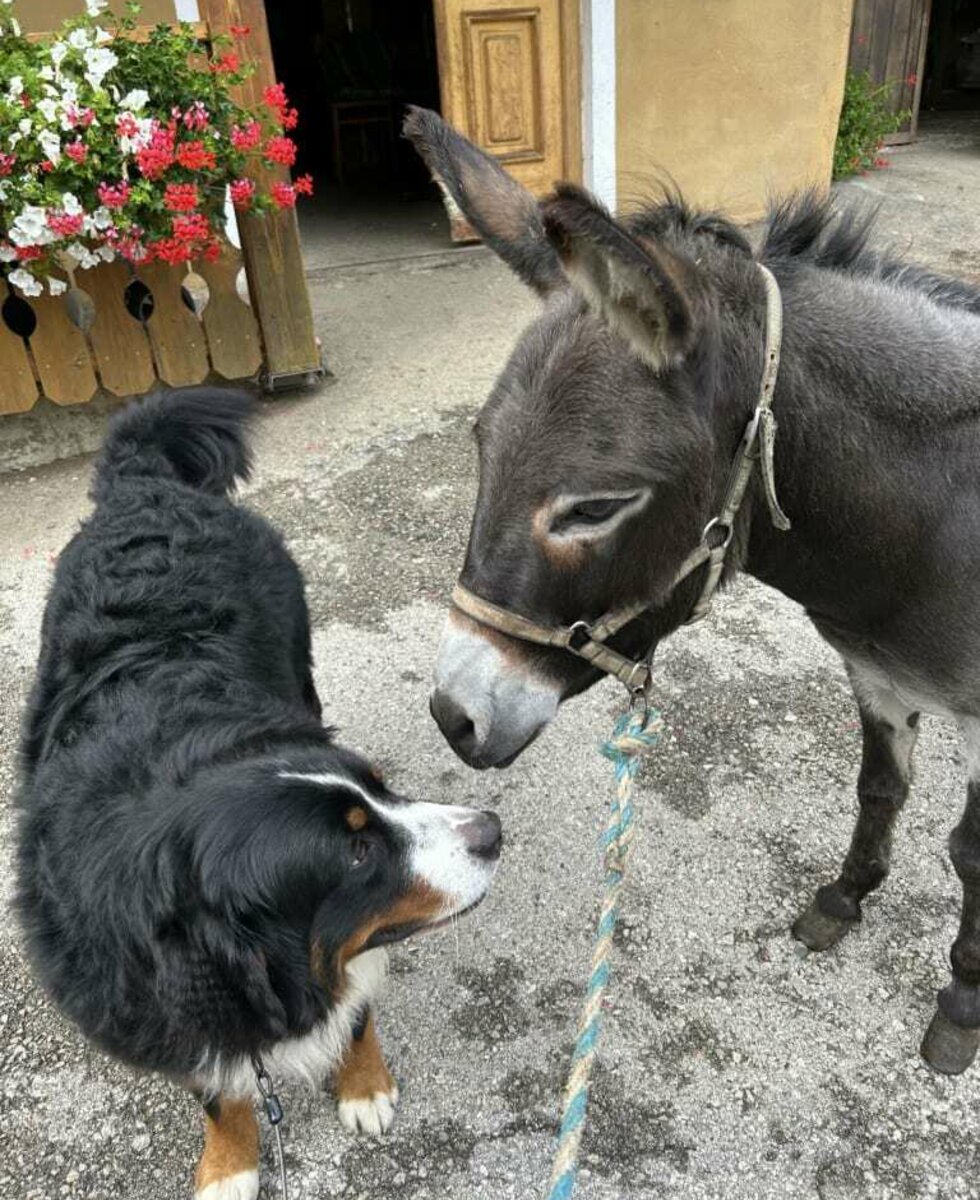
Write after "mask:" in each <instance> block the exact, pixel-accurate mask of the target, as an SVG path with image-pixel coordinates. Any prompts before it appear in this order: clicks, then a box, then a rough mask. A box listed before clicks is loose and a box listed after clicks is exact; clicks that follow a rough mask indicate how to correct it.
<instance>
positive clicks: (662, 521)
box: [406, 109, 741, 767]
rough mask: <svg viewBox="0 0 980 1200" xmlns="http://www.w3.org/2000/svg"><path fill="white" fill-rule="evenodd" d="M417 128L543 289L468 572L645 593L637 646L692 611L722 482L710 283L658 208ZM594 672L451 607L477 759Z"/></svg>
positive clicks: (425, 116)
mask: <svg viewBox="0 0 980 1200" xmlns="http://www.w3.org/2000/svg"><path fill="white" fill-rule="evenodd" d="M406 133H407V135H408V137H409V138H410V139H411V140H412V141H413V142H414V144H415V146H416V148H417V149H418V150H419V152H420V153H421V155H422V157H423V158H424V159H425V160H426V162H427V164H428V166H429V167H430V169H431V170H432V172H433V174H434V175H435V176H436V177H437V179H438V180H439V181H440V182H441V184H442V185H443V187H444V188H445V189H446V190H447V191H448V192H449V193H450V195H451V196H452V198H453V199H454V200H455V202H456V204H457V205H458V206H459V208H460V209H461V210H462V211H463V213H464V214H465V216H466V217H467V219H468V220H469V221H470V223H471V224H472V225H473V226H474V228H475V229H476V230H477V231H478V232H479V233H480V235H481V236H482V238H483V239H484V241H485V242H486V243H487V244H488V245H490V246H491V247H492V248H493V249H494V250H495V251H496V252H497V253H498V254H499V255H500V257H501V258H502V259H503V260H504V261H505V262H506V263H507V264H508V265H509V266H511V267H512V268H513V269H514V270H515V271H516V272H517V273H518V275H520V277H521V278H522V279H523V280H524V281H525V282H526V283H528V284H529V285H530V286H531V287H533V288H534V289H535V290H536V291H538V292H539V293H540V294H541V296H542V297H543V300H544V310H543V312H542V314H541V315H540V316H539V317H538V319H537V320H536V321H535V322H534V323H533V324H532V325H531V326H530V328H529V329H528V330H527V331H526V332H525V333H524V335H523V336H522V338H521V340H520V341H519V343H518V345H517V347H516V349H515V350H514V352H513V354H512V355H511V358H510V361H509V362H508V363H507V365H506V367H505V368H504V370H503V373H502V374H501V376H500V378H499V379H498V380H497V383H496V385H495V387H494V389H493V392H492V393H491V395H490V397H489V399H488V400H487V402H486V404H485V405H484V407H483V410H482V412H481V413H480V416H479V418H478V420H477V422H476V429H475V433H476V441H477V446H478V448H479V462H480V481H479V493H478V497H477V503H476V511H475V513H474V516H473V524H472V527H471V530H470V539H469V547H468V550H467V553H466V561H465V563H464V566H463V571H462V575H461V582H462V583H463V584H464V585H465V587H466V588H468V589H469V590H470V591H471V592H474V593H476V594H477V595H478V596H480V597H483V598H484V599H486V600H489V601H491V602H493V603H495V604H497V605H499V606H501V607H503V608H505V609H508V610H509V611H511V612H514V613H519V614H523V615H524V616H526V617H530V618H532V619H533V620H535V621H538V622H541V623H543V624H546V625H555V626H558V625H569V624H571V623H573V622H575V621H578V620H585V621H588V620H594V619H595V618H596V617H598V616H599V615H600V614H602V613H604V612H607V611H608V610H610V609H613V608H620V607H623V606H626V605H630V604H633V603H638V602H640V601H643V602H646V603H648V604H649V606H650V607H649V610H648V611H647V612H644V613H643V614H642V615H641V616H639V617H637V618H636V619H635V620H634V621H632V622H630V623H629V624H628V625H627V626H626V627H625V628H623V629H622V630H621V631H620V632H619V633H618V634H617V635H616V637H615V638H614V639H612V641H611V643H610V644H611V645H613V646H614V647H615V648H616V649H618V650H621V651H623V652H624V653H628V654H630V655H636V656H641V655H643V654H644V653H645V652H646V651H647V650H648V649H649V648H651V647H652V646H653V645H654V644H655V643H656V642H657V641H658V640H659V639H660V638H661V637H663V636H664V635H665V634H666V633H668V632H670V631H671V630H672V629H674V628H676V626H677V625H678V624H680V623H681V622H682V621H683V620H684V619H685V618H686V616H687V615H688V614H689V612H690V610H691V607H692V604H693V601H694V597H695V595H696V583H695V582H694V581H693V580H692V581H689V582H688V583H685V584H684V585H681V586H680V587H678V588H676V589H672V581H673V579H674V577H675V575H676V573H677V571H678V568H679V567H680V565H681V563H682V562H683V561H684V559H685V557H686V556H687V554H688V553H689V552H690V551H691V549H692V548H693V547H694V546H695V545H696V544H697V542H698V538H699V536H700V534H701V531H702V529H703V527H704V525H705V523H706V521H707V520H708V519H709V517H710V515H711V512H710V509H711V504H712V502H713V501H714V499H715V496H716V495H717V492H718V490H719V488H720V486H721V485H720V482H719V479H718V467H717V465H716V460H717V458H718V456H717V455H716V447H715V428H714V426H715V422H714V419H713V418H714V407H715V396H716V392H717V390H718V389H717V383H716V378H715V377H716V374H717V364H718V359H719V355H718V353H717V342H718V336H719V335H718V320H717V317H716V315H715V307H716V306H715V301H714V299H713V295H714V289H713V287H712V286H711V285H710V284H709V282H708V279H707V276H706V275H705V273H704V271H703V270H702V269H701V267H699V266H698V264H697V263H696V262H695V259H694V257H693V256H692V255H691V254H688V253H685V252H684V249H683V248H682V247H681V246H679V245H677V244H668V241H669V239H667V238H666V237H664V236H661V234H662V232H663V231H658V229H657V223H656V220H655V219H654V215H653V214H648V220H647V224H646V226H645V227H643V226H641V224H640V223H634V225H632V226H630V227H627V226H625V225H623V224H620V223H618V222H617V221H615V220H614V219H613V218H612V217H611V216H610V215H609V213H608V212H606V211H605V210H604V209H603V208H602V207H601V206H600V205H599V204H598V203H597V202H596V201H595V200H594V199H592V198H591V197H590V196H589V195H588V194H587V193H586V192H584V191H582V190H581V189H579V188H576V187H572V186H570V185H564V186H561V187H559V188H558V190H557V192H556V193H555V195H554V196H553V197H551V198H550V199H549V200H547V201H545V202H544V203H542V204H539V203H538V202H537V201H536V200H535V199H534V198H533V197H532V196H531V195H530V193H528V192H527V191H525V190H524V188H522V187H521V186H520V184H518V183H517V182H516V181H515V180H514V179H512V178H511V177H510V176H509V175H507V174H506V173H505V172H504V171H503V170H502V169H501V168H500V167H499V166H498V165H497V164H496V163H495V162H494V161H493V160H492V159H491V158H489V157H488V156H487V155H485V154H484V153H483V152H482V151H481V150H479V149H478V148H477V147H475V146H474V145H472V144H471V143H470V142H468V141H467V140H466V139H465V138H463V137H461V136H460V135H459V134H457V133H456V132H455V131H454V130H453V129H451V128H450V127H449V126H448V125H446V124H445V122H443V121H442V120H441V119H440V118H439V117H437V116H436V115H435V114H433V113H429V112H425V111H421V110H417V109H416V110H413V111H412V112H411V113H410V115H409V117H408V120H407V122H406ZM668 207H669V206H668ZM676 215H677V214H676V211H675V217H676ZM704 240H708V239H704ZM731 240H737V235H734V234H732V235H731V238H730V241H731ZM739 252H741V251H739ZM728 253H729V254H731V253H732V248H731V246H730V245H729V247H728ZM736 440H737V435H736ZM730 449H731V442H730V441H726V445H725V449H724V454H725V456H726V467H727V455H728V454H729V453H730ZM598 678H600V675H599V673H598V672H597V671H596V670H594V669H593V668H592V667H591V666H590V665H589V664H588V663H586V662H584V661H583V660H582V659H581V658H577V657H575V656H574V655H572V654H571V653H569V652H568V651H565V650H561V649H553V648H546V647H541V646H537V645H534V644H532V643H530V642H527V641H523V640H518V639H516V638H512V637H510V636H507V635H505V634H503V633H499V632H497V631H495V630H493V629H489V628H487V627H486V626H485V625H483V624H480V623H478V622H476V621H474V620H473V619H472V618H470V617H468V616H466V615H465V614H464V613H462V612H461V611H459V610H457V609H453V610H452V611H451V613H450V615H449V619H448V623H447V626H446V630H445V633H444V636H443V640H442V644H441V646H440V649H439V655H438V660H437V663H436V670H435V689H434V691H433V693H432V699H431V708H432V714H433V716H434V717H435V719H436V721H437V722H438V724H439V726H440V728H441V729H442V731H443V733H444V734H445V736H446V738H447V739H448V741H449V742H450V744H451V745H452V746H453V748H454V749H455V750H456V752H457V753H458V754H459V755H460V757H461V758H463V759H464V760H465V761H466V762H468V763H470V764H471V765H472V766H475V767H487V766H498V767H499V766H506V765H507V764H508V763H510V762H511V761H512V760H513V759H514V758H515V757H516V756H517V755H518V754H519V753H520V752H521V750H523V749H524V747H525V746H527V745H528V744H529V742H530V741H532V740H533V738H534V737H535V736H536V735H537V734H538V732H539V731H540V730H541V729H542V728H543V726H544V725H546V724H547V723H548V722H549V721H550V720H551V719H552V717H554V715H555V713H556V712H557V710H558V706H559V704H560V703H561V702H562V701H563V700H564V699H566V698H567V697H569V696H572V695H574V694H576V693H577V692H580V691H582V690H584V689H585V688H587V687H589V686H590V685H591V684H592V683H594V682H595V681H596V680H597V679H598Z"/></svg>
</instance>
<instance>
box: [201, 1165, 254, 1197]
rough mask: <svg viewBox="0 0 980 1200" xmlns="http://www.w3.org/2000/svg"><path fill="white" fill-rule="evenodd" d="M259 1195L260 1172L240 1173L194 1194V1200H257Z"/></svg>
mask: <svg viewBox="0 0 980 1200" xmlns="http://www.w3.org/2000/svg"><path fill="white" fill-rule="evenodd" d="M258 1194H259V1173H258V1171H239V1172H238V1174H237V1175H226V1176H225V1177H224V1179H215V1180H214V1182H213V1183H209V1184H208V1185H207V1187H204V1188H201V1190H200V1191H197V1192H195V1193H194V1200H257V1198H258Z"/></svg>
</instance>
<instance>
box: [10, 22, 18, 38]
mask: <svg viewBox="0 0 980 1200" xmlns="http://www.w3.org/2000/svg"><path fill="white" fill-rule="evenodd" d="M10 32H11V33H12V34H13V35H14V37H20V21H18V20H17V18H16V17H11V18H10Z"/></svg>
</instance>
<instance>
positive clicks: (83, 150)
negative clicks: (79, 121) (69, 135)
mask: <svg viewBox="0 0 980 1200" xmlns="http://www.w3.org/2000/svg"><path fill="white" fill-rule="evenodd" d="M65 154H67V155H68V157H69V158H70V159H71V161H72V162H74V163H78V164H79V166H81V164H82V163H83V162H84V161H85V160H86V159H87V158H88V146H86V145H85V143H84V142H83V141H82V139H81V138H75V140H74V141H73V142H69V143H68V145H67V146H66V147H65Z"/></svg>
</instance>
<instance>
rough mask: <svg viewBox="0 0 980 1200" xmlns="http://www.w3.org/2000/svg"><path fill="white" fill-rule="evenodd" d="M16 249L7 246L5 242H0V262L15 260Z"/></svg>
mask: <svg viewBox="0 0 980 1200" xmlns="http://www.w3.org/2000/svg"><path fill="white" fill-rule="evenodd" d="M16 261H17V251H16V249H15V248H14V247H13V246H8V245H7V244H6V243H5V242H4V243H3V244H0V262H16Z"/></svg>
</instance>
